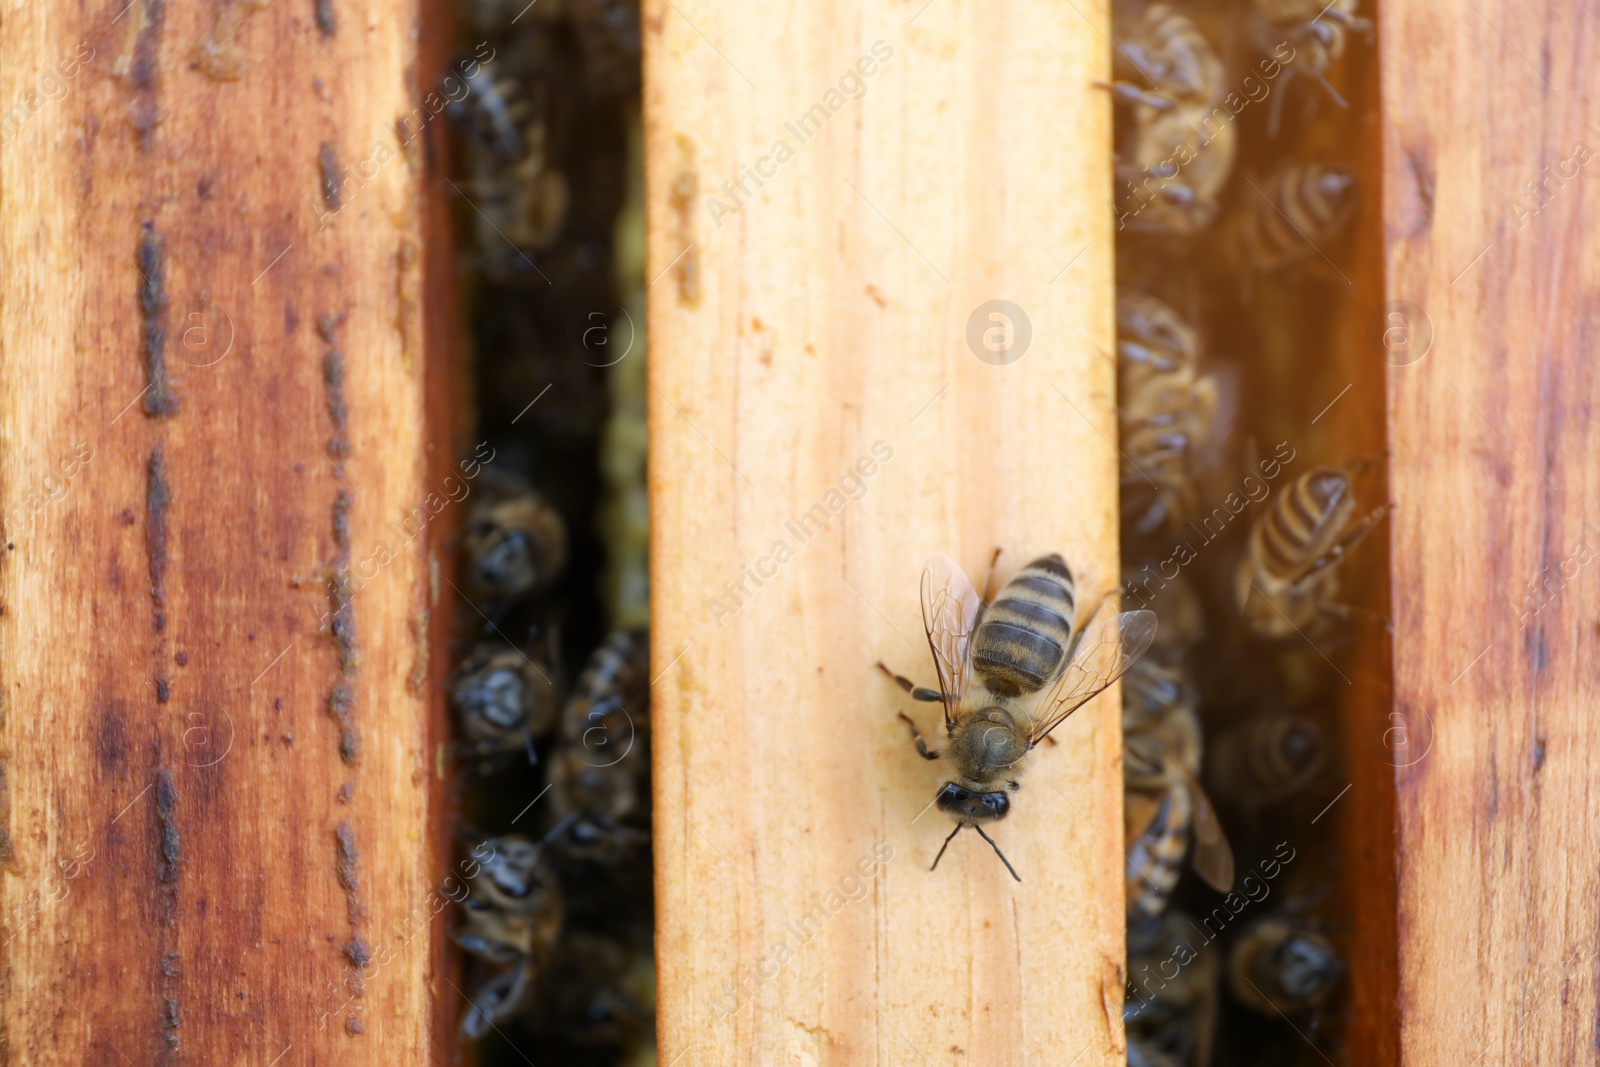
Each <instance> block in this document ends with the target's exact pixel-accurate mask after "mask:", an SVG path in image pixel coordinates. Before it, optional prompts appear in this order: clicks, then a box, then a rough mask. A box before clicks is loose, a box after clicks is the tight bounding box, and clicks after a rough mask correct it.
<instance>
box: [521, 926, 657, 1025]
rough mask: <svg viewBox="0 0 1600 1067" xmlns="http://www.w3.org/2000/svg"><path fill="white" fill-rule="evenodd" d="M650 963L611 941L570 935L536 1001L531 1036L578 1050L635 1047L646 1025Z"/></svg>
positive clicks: (587, 933)
mask: <svg viewBox="0 0 1600 1067" xmlns="http://www.w3.org/2000/svg"><path fill="white" fill-rule="evenodd" d="M654 1003H655V963H654V959H653V958H652V956H651V955H650V954H649V953H648V952H638V951H630V949H629V947H628V946H627V945H625V944H623V943H620V942H619V941H617V940H616V939H615V938H612V937H606V936H602V935H600V934H597V933H594V932H591V931H587V930H569V931H567V933H566V934H565V935H564V936H563V937H562V939H561V943H560V944H559V945H558V946H557V948H556V952H555V955H554V958H553V960H552V962H551V967H550V970H549V972H548V973H547V974H546V975H545V980H544V981H543V982H541V984H540V989H539V994H538V996H537V997H536V998H535V1003H534V1012H533V1016H532V1019H531V1020H530V1021H531V1023H532V1025H533V1028H534V1029H536V1030H545V1031H549V1032H553V1033H556V1034H559V1035H560V1036H561V1037H563V1038H565V1039H566V1040H568V1041H571V1042H572V1043H574V1044H577V1045H590V1046H593V1045H625V1044H630V1043H633V1042H636V1041H638V1040H639V1038H640V1037H641V1036H642V1033H643V1031H644V1030H646V1029H647V1028H648V1027H649V1025H650V1021H651V1009H650V1005H652V1004H654Z"/></svg>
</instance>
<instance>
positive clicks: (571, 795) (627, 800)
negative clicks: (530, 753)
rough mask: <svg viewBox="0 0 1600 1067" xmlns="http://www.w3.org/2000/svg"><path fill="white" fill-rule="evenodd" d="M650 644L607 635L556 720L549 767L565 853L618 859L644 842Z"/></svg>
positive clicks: (631, 635) (636, 636) (631, 636)
mask: <svg viewBox="0 0 1600 1067" xmlns="http://www.w3.org/2000/svg"><path fill="white" fill-rule="evenodd" d="M649 709H650V646H649V640H648V637H647V635H646V634H645V633H644V632H643V631H618V632H616V633H613V634H611V635H610V636H609V637H607V638H606V640H605V641H604V642H603V643H602V644H601V645H600V647H599V648H597V649H596V650H595V651H594V653H593V654H592V655H591V656H590V657H589V662H588V664H587V665H586V666H585V667H584V670H583V673H582V674H581V675H580V676H579V678H578V684H577V687H576V689H575V690H574V692H573V695H572V697H571V698H570V699H569V700H568V702H567V706H566V708H565V709H564V710H563V712H562V717H561V735H562V742H563V744H562V746H561V748H560V750H559V751H558V752H557V753H556V755H555V758H554V759H553V760H552V763H551V767H550V800H551V808H552V811H553V812H554V814H555V817H556V818H558V819H562V820H568V821H570V825H571V832H570V835H569V837H568V839H567V847H569V848H571V849H572V850H573V851H574V852H575V853H578V854H580V855H581V854H591V855H594V856H596V857H598V858H608V857H609V858H622V857H623V856H625V855H627V854H629V853H630V852H631V850H632V848H633V846H636V845H639V844H642V843H644V842H645V841H648V840H649V835H648V833H646V832H645V828H647V827H648V825H649V816H650V813H649V807H648V803H649V796H650V782H649V774H650V754H649V722H650V720H649Z"/></svg>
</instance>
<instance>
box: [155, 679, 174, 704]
mask: <svg viewBox="0 0 1600 1067" xmlns="http://www.w3.org/2000/svg"><path fill="white" fill-rule="evenodd" d="M171 699H172V686H170V685H169V684H167V680H166V679H165V678H163V677H161V675H159V674H158V675H156V703H157V704H165V703H166V702H167V701H169V700H171Z"/></svg>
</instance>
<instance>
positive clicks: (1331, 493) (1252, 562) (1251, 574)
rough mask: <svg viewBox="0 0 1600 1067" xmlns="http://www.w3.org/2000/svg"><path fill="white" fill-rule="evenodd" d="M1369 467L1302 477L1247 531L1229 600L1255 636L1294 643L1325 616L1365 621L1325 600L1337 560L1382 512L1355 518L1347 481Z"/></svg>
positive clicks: (1334, 585)
mask: <svg viewBox="0 0 1600 1067" xmlns="http://www.w3.org/2000/svg"><path fill="white" fill-rule="evenodd" d="M1371 462H1372V461H1371V460H1363V461H1362V462H1361V463H1359V464H1357V465H1355V466H1354V467H1352V468H1350V469H1348V470H1341V469H1339V468H1336V467H1317V468H1314V469H1312V470H1309V471H1306V472H1305V473H1304V474H1302V475H1300V477H1299V478H1297V479H1295V481H1294V483H1293V484H1291V485H1290V486H1289V487H1288V488H1287V489H1285V490H1284V491H1283V492H1280V493H1279V494H1278V496H1277V498H1276V499H1275V500H1274V501H1273V503H1272V507H1271V509H1270V510H1268V511H1267V512H1266V513H1265V514H1263V515H1262V516H1261V517H1260V518H1259V519H1257V520H1256V523H1255V525H1254V526H1253V527H1251V530H1250V535H1249V542H1248V545H1247V549H1246V553H1245V556H1244V558H1243V559H1242V560H1240V562H1239V569H1238V571H1237V572H1236V574H1235V580H1234V594H1235V598H1236V600H1237V603H1238V605H1239V610H1240V612H1241V613H1242V614H1243V616H1244V620H1245V622H1246V623H1248V624H1249V626H1250V628H1251V629H1252V630H1254V631H1255V632H1256V633H1257V634H1260V635H1261V636H1263V637H1269V638H1287V637H1294V636H1296V635H1299V634H1303V633H1304V632H1306V631H1307V630H1310V629H1313V628H1315V627H1316V624H1318V623H1319V622H1321V621H1322V620H1323V619H1324V618H1325V617H1328V616H1332V617H1334V618H1353V617H1358V616H1370V615H1372V614H1373V613H1371V612H1368V611H1365V610H1364V609H1358V608H1352V607H1348V606H1346V605H1343V604H1337V603H1335V602H1334V600H1333V597H1334V594H1335V593H1337V592H1338V589H1339V565H1340V564H1341V563H1342V562H1343V561H1344V558H1345V555H1346V554H1347V553H1348V552H1349V551H1350V550H1351V549H1353V548H1354V547H1355V546H1356V545H1357V544H1359V543H1360V542H1361V540H1362V539H1363V538H1364V537H1366V536H1367V535H1368V534H1369V533H1371V532H1372V530H1373V528H1374V527H1375V526H1376V525H1377V523H1378V520H1379V519H1381V518H1383V516H1384V515H1385V513H1387V512H1388V510H1389V505H1387V504H1383V505H1380V506H1379V507H1377V508H1374V509H1373V510H1372V511H1370V512H1368V513H1367V514H1366V515H1365V516H1363V517H1360V518H1357V517H1356V499H1355V491H1354V489H1353V488H1352V486H1351V479H1352V478H1353V477H1354V476H1355V475H1356V474H1358V473H1359V472H1360V471H1361V470H1362V469H1364V468H1365V467H1367V466H1368V465H1369V464H1370V463H1371ZM1385 621H1387V620H1385Z"/></svg>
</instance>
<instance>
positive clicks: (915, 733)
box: [898, 711, 939, 759]
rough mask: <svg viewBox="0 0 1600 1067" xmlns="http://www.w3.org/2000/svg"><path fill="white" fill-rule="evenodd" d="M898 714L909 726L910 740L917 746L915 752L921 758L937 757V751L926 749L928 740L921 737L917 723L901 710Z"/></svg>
mask: <svg viewBox="0 0 1600 1067" xmlns="http://www.w3.org/2000/svg"><path fill="white" fill-rule="evenodd" d="M898 714H899V716H900V718H902V719H904V720H905V724H906V725H907V726H909V727H911V740H912V743H914V744H915V745H916V746H917V754H918V755H919V756H921V757H922V758H923V759H938V758H939V753H937V752H930V751H929V750H928V742H926V741H924V740H923V739H922V731H921V730H919V729H917V724H916V723H914V722H912V721H911V716H909V715H907V714H906V713H905V712H903V711H902V712H899V713H898Z"/></svg>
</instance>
